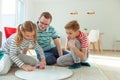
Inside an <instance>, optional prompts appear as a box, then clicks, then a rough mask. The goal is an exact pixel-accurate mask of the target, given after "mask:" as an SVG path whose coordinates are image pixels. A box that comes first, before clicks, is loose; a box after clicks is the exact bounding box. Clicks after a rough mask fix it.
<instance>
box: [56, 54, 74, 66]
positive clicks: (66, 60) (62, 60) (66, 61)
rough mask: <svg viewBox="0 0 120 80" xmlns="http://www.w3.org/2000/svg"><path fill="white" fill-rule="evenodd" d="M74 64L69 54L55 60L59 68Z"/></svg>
mask: <svg viewBox="0 0 120 80" xmlns="http://www.w3.org/2000/svg"><path fill="white" fill-rule="evenodd" d="M73 63H74V61H73V58H72V55H71V54H70V53H68V54H66V55H63V56H60V57H59V58H58V59H57V64H58V65H60V66H68V65H72V64H73Z"/></svg>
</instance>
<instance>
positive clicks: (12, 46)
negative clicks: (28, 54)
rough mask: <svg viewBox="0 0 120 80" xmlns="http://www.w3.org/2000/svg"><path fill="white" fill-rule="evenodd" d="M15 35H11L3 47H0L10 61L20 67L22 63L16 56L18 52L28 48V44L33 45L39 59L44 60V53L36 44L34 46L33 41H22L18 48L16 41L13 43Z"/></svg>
mask: <svg viewBox="0 0 120 80" xmlns="http://www.w3.org/2000/svg"><path fill="white" fill-rule="evenodd" d="M15 35H16V34H13V35H11V36H10V37H9V38H8V39H7V41H6V42H5V43H4V45H3V46H2V50H3V51H4V52H5V53H6V54H9V56H10V59H11V60H12V61H13V62H14V63H15V64H16V65H17V66H18V67H21V66H22V65H23V64H24V62H23V61H22V60H20V59H19V58H18V57H17V55H18V54H20V52H21V51H22V50H23V49H24V48H28V46H29V45H30V44H32V45H33V48H34V49H36V50H38V51H39V53H40V56H41V58H44V53H43V50H42V48H41V47H40V46H39V44H38V43H36V44H34V41H33V40H25V39H23V41H22V43H21V45H20V46H17V45H16V41H15Z"/></svg>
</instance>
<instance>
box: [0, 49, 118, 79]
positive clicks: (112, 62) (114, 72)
mask: <svg viewBox="0 0 120 80" xmlns="http://www.w3.org/2000/svg"><path fill="white" fill-rule="evenodd" d="M92 61H93V63H94V64H95V65H96V66H97V68H98V69H99V70H100V71H101V72H102V74H103V75H102V77H104V78H105V79H102V78H101V79H100V78H99V79H95V80H120V76H119V75H120V52H115V51H114V52H113V51H104V52H102V53H93V52H92V54H91V55H90V62H91V63H92ZM92 68H94V66H93V67H91V68H86V67H84V68H81V69H79V70H74V72H75V74H74V76H72V77H71V78H68V79H65V80H93V79H88V77H86V75H88V76H90V77H97V76H98V77H99V74H96V75H97V76H96V75H93V76H91V75H89V74H88V72H87V70H88V71H89V70H90V69H92ZM15 70H16V69H12V70H11V71H10V72H9V73H8V74H7V75H4V76H0V80H21V79H18V78H17V79H16V78H15V77H14V76H13V75H14V73H13V72H14V71H15ZM93 70H94V69H93ZM85 71H86V72H85ZM81 72H82V73H81ZM92 72H94V71H92ZM6 77H7V78H6ZM81 77H82V78H81ZM10 78H11V79H10ZM80 78H81V79H80Z"/></svg>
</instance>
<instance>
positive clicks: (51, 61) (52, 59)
mask: <svg viewBox="0 0 120 80" xmlns="http://www.w3.org/2000/svg"><path fill="white" fill-rule="evenodd" d="M46 63H47V65H53V64H56V58H55V57H54V56H50V57H47V58H46Z"/></svg>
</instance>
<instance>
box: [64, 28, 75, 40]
mask: <svg viewBox="0 0 120 80" xmlns="http://www.w3.org/2000/svg"><path fill="white" fill-rule="evenodd" d="M66 33H67V35H68V38H69V39H74V38H76V36H77V31H73V30H72V29H66Z"/></svg>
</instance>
